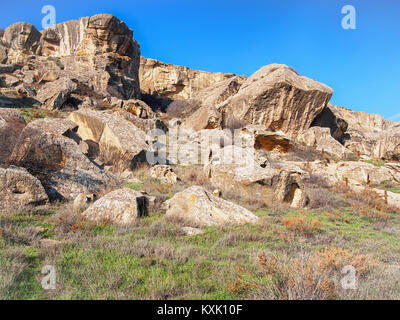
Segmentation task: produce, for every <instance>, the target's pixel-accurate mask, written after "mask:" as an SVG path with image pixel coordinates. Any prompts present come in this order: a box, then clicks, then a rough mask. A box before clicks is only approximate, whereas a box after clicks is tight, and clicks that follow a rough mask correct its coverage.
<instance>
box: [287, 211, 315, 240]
mask: <svg viewBox="0 0 400 320" xmlns="http://www.w3.org/2000/svg"><path fill="white" fill-rule="evenodd" d="M282 223H283V225H284V226H285V227H286V228H287V229H288V230H289V231H292V232H293V233H295V234H300V235H303V236H312V235H313V234H314V232H316V231H317V230H319V229H320V228H321V227H322V222H321V221H320V218H315V219H310V218H308V217H307V216H306V215H305V214H304V213H299V214H297V215H295V216H291V217H289V218H286V219H283V220H282Z"/></svg>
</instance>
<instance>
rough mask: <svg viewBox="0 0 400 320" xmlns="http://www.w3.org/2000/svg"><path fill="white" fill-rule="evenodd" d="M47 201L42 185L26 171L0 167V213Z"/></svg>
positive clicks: (12, 167)
mask: <svg viewBox="0 0 400 320" xmlns="http://www.w3.org/2000/svg"><path fill="white" fill-rule="evenodd" d="M47 201H48V197H47V194H46V192H45V190H44V188H43V186H42V184H41V183H40V181H39V180H38V179H37V178H35V177H34V176H32V175H31V174H30V173H29V172H28V171H27V170H26V169H24V168H19V167H14V166H8V167H4V166H0V211H2V210H19V209H21V208H24V207H28V206H35V205H42V204H45V203H46V202H47Z"/></svg>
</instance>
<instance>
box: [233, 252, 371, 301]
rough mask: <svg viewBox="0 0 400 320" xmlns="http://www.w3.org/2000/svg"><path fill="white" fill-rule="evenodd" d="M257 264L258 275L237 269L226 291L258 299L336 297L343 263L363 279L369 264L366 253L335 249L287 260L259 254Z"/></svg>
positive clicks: (338, 291)
mask: <svg viewBox="0 0 400 320" xmlns="http://www.w3.org/2000/svg"><path fill="white" fill-rule="evenodd" d="M258 264H259V265H260V267H261V269H262V272H261V273H260V274H256V275H255V274H252V273H250V272H247V273H246V272H243V271H242V270H241V269H239V271H238V272H237V274H236V280H235V281H234V282H233V283H231V284H230V285H229V287H228V288H229V290H230V291H231V292H232V293H235V294H238V293H239V294H250V295H251V296H252V298H258V299H279V300H326V299H337V298H339V295H340V293H341V289H340V287H339V285H340V284H338V281H337V278H338V277H339V276H340V275H341V271H342V269H343V268H344V267H345V266H352V267H354V269H355V270H356V277H357V279H361V278H365V277H366V276H367V274H368V273H369V271H370V267H371V265H370V263H369V261H368V259H367V256H365V255H356V254H352V253H350V252H348V251H347V250H343V249H337V248H331V249H325V250H322V251H318V252H316V253H315V254H313V255H304V254H303V255H302V256H301V257H300V258H294V259H290V260H288V261H286V262H285V261H281V260H280V259H279V258H278V257H277V256H275V255H268V256H267V255H266V254H265V253H262V254H260V255H259V256H258Z"/></svg>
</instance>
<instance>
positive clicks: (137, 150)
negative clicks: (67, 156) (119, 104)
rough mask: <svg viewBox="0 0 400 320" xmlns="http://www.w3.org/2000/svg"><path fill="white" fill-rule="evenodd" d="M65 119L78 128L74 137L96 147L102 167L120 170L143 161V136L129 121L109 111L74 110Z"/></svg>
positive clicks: (144, 149)
mask: <svg viewBox="0 0 400 320" xmlns="http://www.w3.org/2000/svg"><path fill="white" fill-rule="evenodd" d="M69 119H70V120H72V121H74V122H75V123H76V124H77V125H78V126H79V129H78V134H79V136H80V137H81V138H82V139H83V140H85V141H89V142H94V143H96V144H98V147H99V152H100V154H99V156H100V159H101V160H102V161H104V164H105V165H112V166H114V167H115V168H116V169H117V170H120V171H124V170H126V169H134V168H135V167H136V165H137V164H138V163H140V162H144V161H146V150H147V149H148V148H149V145H148V144H147V143H146V134H145V133H144V132H143V131H142V130H140V129H138V128H137V127H136V126H134V125H133V124H132V123H131V122H129V121H127V120H125V119H123V118H120V117H116V116H114V115H113V114H112V112H107V111H106V112H99V111H93V110H79V111H75V112H73V113H71V114H70V116H69Z"/></svg>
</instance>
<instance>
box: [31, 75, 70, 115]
mask: <svg viewBox="0 0 400 320" xmlns="http://www.w3.org/2000/svg"><path fill="white" fill-rule="evenodd" d="M77 87H78V86H77V84H76V83H75V82H73V81H72V80H70V79H68V78H61V79H59V80H56V81H54V82H49V83H46V84H45V85H44V86H42V87H41V88H40V90H39V92H38V94H37V96H36V99H38V100H39V101H40V102H41V103H42V104H43V105H44V106H45V107H46V108H47V109H50V110H57V109H62V108H63V107H64V105H65V104H66V103H67V102H68V99H70V98H71V93H73V92H74V91H75V90H76V89H77Z"/></svg>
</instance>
